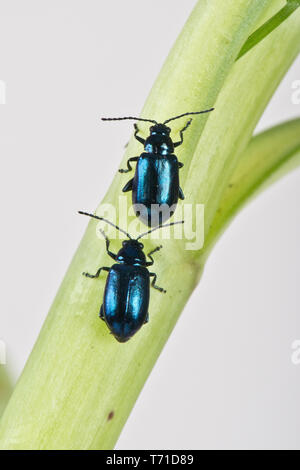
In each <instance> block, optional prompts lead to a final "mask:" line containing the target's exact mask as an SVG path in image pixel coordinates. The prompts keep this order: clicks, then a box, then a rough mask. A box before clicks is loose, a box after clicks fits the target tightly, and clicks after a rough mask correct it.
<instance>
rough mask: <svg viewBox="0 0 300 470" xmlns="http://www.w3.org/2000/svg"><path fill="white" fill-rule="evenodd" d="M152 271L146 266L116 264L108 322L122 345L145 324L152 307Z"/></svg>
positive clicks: (108, 290)
mask: <svg viewBox="0 0 300 470" xmlns="http://www.w3.org/2000/svg"><path fill="white" fill-rule="evenodd" d="M149 290H150V282H149V272H148V270H147V269H146V268H145V267H143V266H132V265H124V264H114V265H113V266H112V267H111V269H110V271H109V274H108V277H107V281H106V286H105V292H104V299H103V312H104V320H105V322H106V324H107V326H108V327H109V329H110V331H111V332H112V334H113V335H114V336H115V338H116V339H117V340H118V341H120V342H122V343H123V342H125V341H128V340H129V339H130V338H131V336H133V335H134V334H135V333H136V332H137V331H138V330H139V329H140V328H141V326H142V325H143V324H144V323H145V320H146V319H147V313H148V306H149V294H150V293H149Z"/></svg>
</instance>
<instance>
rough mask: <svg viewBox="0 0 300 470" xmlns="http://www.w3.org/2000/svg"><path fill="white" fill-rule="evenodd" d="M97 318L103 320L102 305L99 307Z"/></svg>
mask: <svg viewBox="0 0 300 470" xmlns="http://www.w3.org/2000/svg"><path fill="white" fill-rule="evenodd" d="M99 318H101V320H104V312H103V305H101V307H100V312H99Z"/></svg>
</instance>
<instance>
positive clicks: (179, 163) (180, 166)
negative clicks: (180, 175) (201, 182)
mask: <svg viewBox="0 0 300 470" xmlns="http://www.w3.org/2000/svg"><path fill="white" fill-rule="evenodd" d="M183 166H184V163H182V162H178V168H179V170H180V168H182V167H183Z"/></svg>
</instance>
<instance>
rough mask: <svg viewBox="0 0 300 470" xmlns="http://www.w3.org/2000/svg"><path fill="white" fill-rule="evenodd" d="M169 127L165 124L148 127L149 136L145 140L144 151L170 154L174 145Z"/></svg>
mask: <svg viewBox="0 0 300 470" xmlns="http://www.w3.org/2000/svg"><path fill="white" fill-rule="evenodd" d="M170 132H171V129H170V128H169V127H167V126H165V124H156V125H155V126H151V127H150V136H149V137H148V138H147V139H146V141H145V151H146V152H148V153H155V154H158V155H162V156H164V155H170V154H172V153H173V152H174V145H173V142H172V139H171V137H170Z"/></svg>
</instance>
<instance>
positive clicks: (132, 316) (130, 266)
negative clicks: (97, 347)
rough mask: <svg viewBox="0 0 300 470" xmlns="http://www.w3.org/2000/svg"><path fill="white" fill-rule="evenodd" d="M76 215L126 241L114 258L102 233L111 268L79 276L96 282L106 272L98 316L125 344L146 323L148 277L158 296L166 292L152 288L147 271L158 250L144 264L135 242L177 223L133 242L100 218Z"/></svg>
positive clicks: (153, 283) (153, 282)
mask: <svg viewBox="0 0 300 470" xmlns="http://www.w3.org/2000/svg"><path fill="white" fill-rule="evenodd" d="M79 214H83V215H87V216H89V217H93V218H94V219H98V220H103V221H104V222H106V223H108V224H110V225H112V226H113V227H115V228H116V229H118V230H119V231H121V232H123V233H125V235H126V236H127V237H128V240H125V241H123V243H122V248H121V249H120V250H119V252H118V253H117V254H115V253H112V252H111V251H110V250H109V244H110V241H109V238H108V237H107V235H106V234H105V233H104V232H103V231H102V230H100V231H101V233H102V235H103V236H104V238H105V241H106V251H107V254H108V255H109V256H110V257H111V258H112V259H113V260H115V261H117V263H118V264H117V263H116V264H114V265H113V266H111V267H106V266H103V267H101V268H99V269H98V271H97V272H96V274H89V273H83V275H84V276H86V277H90V278H97V277H99V275H100V272H101V271H107V272H108V276H107V280H106V285H105V290H104V297H103V304H102V306H101V308H100V313H99V316H100V318H101V319H102V320H104V321H105V323H106V324H107V326H108V328H109V330H110V332H111V333H112V334H113V335H114V337H115V338H116V339H117V340H118V341H119V342H121V343H125V342H126V341H128V340H129V339H130V338H131V337H132V336H133V335H134V334H135V333H136V332H137V331H138V330H139V329H140V328H141V327H142V326H143V324H144V323H147V322H148V319H149V314H148V306H149V299H150V277H153V280H152V282H151V286H152V287H154V288H155V289H157V290H159V291H160V292H163V293H165V292H166V291H165V290H164V289H162V288H161V287H158V286H157V285H156V283H155V282H156V274H155V273H151V272H149V271H148V269H147V268H148V267H149V266H152V265H153V263H154V260H153V258H152V255H153V253H155V252H156V251H159V250H160V249H161V248H162V247H161V246H158V247H157V248H155V249H154V250H152V251H150V253H148V255H147V256H148V258H149V259H150V261H147V260H146V256H145V254H144V252H143V248H144V245H143V244H142V243H140V242H139V239H140V238H142V237H143V236H145V235H147V234H149V233H150V232H153V230H157V229H159V228H161V227H166V226H170V225H175V224H178V223H183V221H181V222H173V223H171V224H167V225H163V226H159V227H156V228H154V229H152V230H149V231H148V232H146V233H143V234H141V235H139V236H138V237H137V239H133V238H131V236H130V235H129V233H127V232H125V231H124V230H122V229H120V228H119V227H118V226H117V225H114V224H113V223H112V222H110V221H109V220H107V219H104V218H103V217H98V216H96V215H94V214H89V213H87V212H82V211H79Z"/></svg>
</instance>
